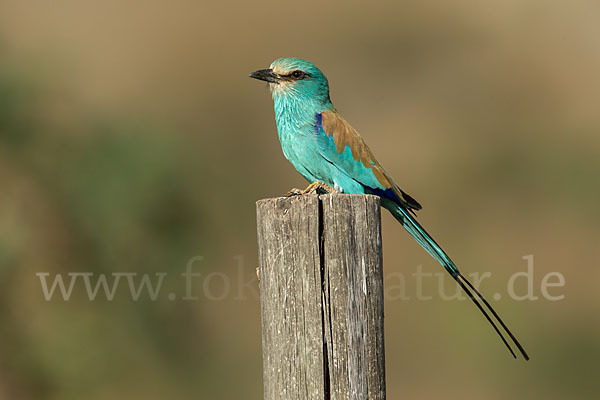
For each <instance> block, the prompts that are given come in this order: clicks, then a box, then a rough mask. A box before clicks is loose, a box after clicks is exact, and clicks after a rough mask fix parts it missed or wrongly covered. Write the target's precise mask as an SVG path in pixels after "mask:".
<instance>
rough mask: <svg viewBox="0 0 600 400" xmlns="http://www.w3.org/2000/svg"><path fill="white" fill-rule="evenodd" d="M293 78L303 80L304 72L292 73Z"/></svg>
mask: <svg viewBox="0 0 600 400" xmlns="http://www.w3.org/2000/svg"><path fill="white" fill-rule="evenodd" d="M292 78H294V79H302V78H304V72H302V71H300V70H296V71H294V72H292Z"/></svg>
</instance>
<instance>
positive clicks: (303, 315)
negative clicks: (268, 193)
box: [257, 195, 385, 400]
mask: <svg viewBox="0 0 600 400" xmlns="http://www.w3.org/2000/svg"><path fill="white" fill-rule="evenodd" d="M257 219H258V245H259V263H260V297H261V314H262V329H263V376H264V398H265V400H274V399H284V400H296V399H297V400H300V399H302V400H305V399H319V400H323V399H330V398H331V399H352V400H354V399H356V400H359V399H360V400H365V399H369V400H372V399H375V400H380V399H385V359H384V341H383V276H382V252H381V223H380V208H379V199H378V198H377V197H376V196H363V195H323V196H317V195H308V196H294V197H291V198H276V199H266V200H261V201H259V202H257Z"/></svg>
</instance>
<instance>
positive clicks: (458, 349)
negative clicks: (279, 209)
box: [0, 0, 600, 400]
mask: <svg viewBox="0 0 600 400" xmlns="http://www.w3.org/2000/svg"><path fill="white" fill-rule="evenodd" d="M599 18H600V4H599V3H598V2H597V1H592V0H590V1H585V0H582V1H571V2H563V1H545V0H526V1H523V0H519V1H517V0H506V1H502V2H492V1H453V2H441V1H437V2H434V1H421V0H420V1H416V0H410V1H404V0H403V1H387V2H378V3H369V4H368V5H367V3H364V2H357V1H345V2H339V3H337V4H335V3H333V2H311V1H304V2H301V3H298V2H295V3H292V2H290V3H287V2H281V1H262V2H259V3H258V2H242V1H240V2H227V1H223V2H202V1H191V0H190V1H183V0H181V1H171V2H166V1H157V0H146V1H124V0H118V1H117V0H106V1H102V2H90V1H75V0H70V1H67V0H62V1H52V2H49V1H27V2H24V1H16V0H15V1H11V0H3V1H2V2H0V182H1V184H2V186H1V189H0V318H1V323H0V398H1V399H42V400H43V399H81V398H85V399H130V398H143V399H164V398H172V399H192V398H202V399H204V398H206V399H211V398H214V399H241V398H244V399H261V398H262V372H261V368H262V361H261V339H260V337H261V331H260V307H259V302H258V297H257V283H256V276H255V272H254V271H255V268H256V266H257V252H256V234H255V232H256V231H255V205H254V203H255V201H256V200H258V199H261V198H266V197H274V196H278V195H281V194H283V193H285V192H286V191H287V190H288V189H289V188H290V187H303V185H305V182H303V180H302V178H301V177H300V175H299V174H297V173H296V172H295V170H294V169H293V168H292V166H291V165H290V164H289V163H288V162H287V161H286V160H285V159H284V157H283V155H282V153H281V150H280V147H279V142H278V140H277V136H276V128H275V123H274V118H273V110H272V102H271V98H270V95H269V93H268V90H267V89H266V87H265V85H264V84H263V83H261V82H257V81H254V80H251V79H248V77H247V76H248V73H250V72H252V71H254V70H256V69H261V68H266V67H267V66H268V65H269V64H270V63H271V61H272V60H273V59H275V58H278V57H283V56H295V57H301V58H306V59H309V60H311V61H313V62H314V63H316V64H317V65H318V66H319V67H320V68H321V69H322V70H323V71H324V72H325V74H326V75H327V76H328V78H329V82H330V87H331V89H332V100H333V102H334V104H335V105H336V106H337V108H338V109H339V110H340V112H341V113H342V114H343V115H344V116H345V118H346V119H348V120H349V121H350V122H351V123H352V124H353V125H354V127H356V128H357V129H358V130H359V131H360V132H361V134H362V136H363V137H364V138H365V139H366V140H367V142H368V143H369V144H370V147H371V148H372V150H373V151H374V152H375V154H376V155H377V157H378V159H379V160H380V161H381V162H382V163H383V164H384V165H385V167H386V169H387V170H388V171H389V172H390V173H391V174H392V175H393V176H394V177H395V178H396V180H397V181H398V182H399V183H400V185H401V186H402V188H403V189H405V190H406V191H407V192H408V193H410V194H411V195H412V196H414V197H415V198H416V199H417V200H419V201H420V202H421V204H422V205H423V208H424V209H423V211H421V212H420V213H419V220H420V221H421V222H422V223H423V224H424V226H426V227H427V228H428V230H429V231H430V232H431V233H432V234H434V236H435V237H436V238H437V239H438V241H439V242H440V243H441V244H442V245H443V246H444V247H445V248H446V249H447V250H448V251H449V253H450V254H451V255H452V257H453V259H455V260H456V261H457V263H458V264H459V266H460V267H461V268H462V270H463V271H464V272H467V273H469V272H478V273H483V272H490V273H491V274H492V278H490V279H487V280H485V281H484V282H483V283H482V290H483V292H484V293H487V294H488V296H489V297H490V298H491V297H492V294H494V293H501V294H503V296H502V297H501V298H500V299H499V300H497V301H494V302H493V303H494V305H495V306H496V308H497V309H498V311H499V312H500V314H501V315H502V316H503V317H504V319H505V320H506V321H507V322H508V323H509V325H510V326H511V327H512V328H513V330H514V331H515V333H516V334H517V336H518V337H519V338H520V339H521V341H522V343H523V344H524V346H525V347H526V349H527V350H528V351H529V353H530V354H531V356H532V360H531V361H529V362H527V363H526V362H523V361H515V360H513V359H512V358H511V357H510V356H509V354H508V353H507V352H506V351H505V349H504V348H503V346H502V344H501V343H500V342H499V340H498V339H497V337H495V335H494V333H493V331H492V330H491V329H490V328H489V326H487V323H486V322H485V320H484V319H483V318H482V317H481V315H479V313H478V312H477V310H476V309H475V308H474V307H473V306H472V305H471V304H468V303H467V302H466V301H458V300H455V301H443V300H442V299H441V298H440V297H439V296H436V295H435V294H436V293H437V287H438V279H437V278H434V279H430V280H428V281H426V283H425V285H424V289H423V291H424V292H425V293H426V294H432V295H434V296H433V299H432V300H430V301H419V300H417V299H416V298H415V288H414V286H415V281H414V278H412V277H411V274H413V273H415V271H416V270H417V268H418V267H419V266H422V269H423V271H424V272H433V273H437V272H439V271H440V267H439V266H438V265H437V264H436V263H435V262H434V261H433V260H432V259H431V258H430V257H429V256H428V255H427V254H426V253H425V252H424V251H423V250H422V249H421V248H420V247H418V245H417V244H416V243H415V242H414V240H412V239H411V238H410V237H409V235H408V234H406V232H404V230H403V229H402V228H401V227H400V226H399V225H398V224H397V223H396V222H395V220H393V218H392V217H391V216H390V215H389V214H388V213H383V238H384V242H383V245H384V271H385V275H386V285H388V289H390V290H391V289H397V288H398V282H399V281H398V280H397V279H396V278H397V277H398V276H399V274H403V276H405V277H406V285H405V292H406V293H405V294H406V296H407V297H409V298H410V299H409V300H402V298H399V297H398V293H397V292H390V293H388V297H387V300H386V362H387V383H388V398H390V399H399V398H419V399H421V398H422V399H427V398H439V397H442V396H443V397H444V398H451V399H455V398H456V399H458V398H461V399H506V398H514V399H525V398H527V399H531V398H545V399H564V398H577V399H585V398H592V397H593V393H597V391H598V387H597V386H599V385H598V379H597V378H598V376H597V374H598V358H599V357H600V321H599V318H598V317H599V315H600V295H599V294H598V289H597V285H598V282H599V281H600V269H599V268H598V258H597V256H596V255H595V254H594V252H595V251H596V250H597V247H598V245H599V241H600V225H599V224H600V213H599V212H598V204H599V200H600V186H599V176H600V112H598V107H599V104H600V78H599V71H600V24H599V23H598V20H599ZM528 255H533V256H534V259H533V260H534V271H533V277H532V282H533V283H532V285H533V286H532V287H533V295H535V296H538V297H539V299H538V300H522V301H517V300H514V299H511V298H509V296H507V295H506V288H507V282H508V281H509V279H510V277H511V276H512V275H513V274H515V273H516V272H522V271H526V270H527V261H526V260H525V259H523V257H524V256H528ZM198 256H201V257H203V259H202V260H198V259H197V262H195V263H194V264H193V269H194V272H197V273H200V274H201V275H202V276H201V277H199V278H194V280H193V288H192V289H193V295H194V296H196V297H198V299H197V300H193V301H190V300H187V301H185V300H182V299H181V297H183V296H184V295H185V293H186V292H185V286H184V281H183V280H182V278H181V273H182V272H184V271H185V269H186V264H187V263H188V261H190V260H192V259H193V257H198ZM40 272H46V273H49V274H50V275H49V276H48V278H47V279H48V282H49V284H51V283H52V280H53V279H54V277H55V276H56V275H57V274H62V275H63V276H64V278H65V280H66V284H67V285H68V280H67V278H68V275H67V274H68V273H70V272H71V273H72V272H87V273H93V274H94V275H93V278H92V283H93V284H94V285H95V282H96V279H97V277H98V276H99V275H98V274H106V276H107V278H108V281H109V283H110V282H112V275H111V274H112V273H122V272H135V273H137V274H138V275H137V277H141V276H142V274H150V275H149V276H150V277H151V278H152V279H151V280H152V282H155V281H156V275H155V274H156V273H168V275H167V276H166V277H165V278H164V282H163V283H162V287H161V290H160V293H159V294H158V296H157V298H156V299H155V300H152V299H151V298H149V296H148V295H141V296H140V298H139V299H138V300H137V301H134V300H132V297H131V294H130V290H129V288H128V287H127V285H126V283H127V281H126V279H125V278H123V279H122V281H121V284H120V286H119V287H118V289H117V290H116V292H115V295H114V298H113V300H112V301H111V300H108V299H107V297H106V296H105V295H104V294H103V293H102V290H100V294H98V296H97V298H96V299H95V300H93V301H90V300H89V298H88V295H87V294H86V290H85V286H84V285H83V284H82V281H80V282H79V283H77V284H75V285H74V288H73V292H72V295H71V297H70V299H69V300H68V301H65V300H63V298H62V297H61V296H59V295H58V293H59V292H58V289H57V293H55V294H54V297H52V299H51V300H49V301H47V300H46V298H45V296H44V293H43V290H42V285H41V280H40V277H39V276H36V273H40ZM550 272H559V273H561V274H562V275H563V276H564V279H565V286H564V287H553V288H550V289H549V293H550V294H551V295H554V296H559V295H564V299H562V300H558V301H550V300H547V299H546V298H544V297H543V296H542V292H541V289H540V287H541V282H542V280H543V278H544V276H545V275H546V274H548V273H550ZM443 279H444V280H446V282H445V283H446V291H447V292H448V293H452V291H453V290H454V286H453V285H452V283H451V282H450V278H449V277H444V278H443ZM551 281H552V282H556V279H552V280H551ZM527 290H528V284H527V282H526V280H525V279H521V278H519V279H518V280H517V281H516V291H517V293H519V294H525V293H527ZM168 293H174V294H175V298H174V300H171V299H170V298H169V297H168V296H167V294H168Z"/></svg>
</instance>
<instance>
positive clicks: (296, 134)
mask: <svg viewBox="0 0 600 400" xmlns="http://www.w3.org/2000/svg"><path fill="white" fill-rule="evenodd" d="M249 77H250V78H254V79H258V80H261V81H265V82H267V86H268V87H269V89H270V92H271V95H272V98H273V103H274V108H275V122H276V125H277V132H278V135H279V140H280V142H281V148H282V150H283V154H284V156H285V157H286V158H287V159H288V160H289V161H290V162H291V163H292V165H293V166H294V168H295V169H296V170H297V171H298V172H299V173H300V175H302V176H303V177H304V178H305V179H306V180H307V181H308V182H309V183H310V184H309V186H308V187H307V188H306V189H304V190H299V189H292V190H290V191H289V192H288V193H287V195H288V196H293V195H303V194H309V193H315V192H318V193H323V192H325V193H348V194H371V195H376V196H378V197H379V198H380V201H381V206H382V207H384V208H386V209H387V210H388V211H389V212H390V213H391V214H392V215H393V216H394V217H395V218H396V220H398V222H400V224H402V226H403V227H404V228H405V229H406V230H407V231H408V233H409V234H410V235H411V236H412V237H413V238H414V239H415V240H416V241H417V242H418V243H419V244H420V245H421V246H422V247H423V248H424V249H425V250H426V251H427V252H428V253H429V254H430V255H431V256H432V257H433V258H434V259H435V260H436V261H437V262H438V263H440V264H441V265H442V267H443V268H444V269H445V270H446V271H447V272H448V273H449V274H450V276H451V277H452V278H454V280H455V281H456V282H457V284H458V285H459V286H460V288H461V289H462V290H464V291H465V293H466V294H467V296H468V297H469V298H470V299H471V301H472V302H473V303H474V304H475V306H476V307H477V309H479V311H480V312H481V313H482V314H483V316H484V317H485V319H486V320H487V321H488V322H489V324H490V325H491V326H492V327H493V329H494V331H495V332H496V333H497V334H498V336H499V337H500V339H501V340H502V342H503V343H504V345H505V346H506V348H507V349H508V350H509V351H510V353H511V355H512V356H513V357H514V358H517V356H516V354H515V351H514V350H513V348H512V346H511V344H509V341H508V340H507V338H506V337H505V335H504V334H503V332H502V331H501V329H500V327H501V328H502V329H503V330H504V332H505V333H506V334H507V335H508V338H510V340H511V341H512V344H513V345H514V346H516V348H517V349H518V350H519V352H520V354H521V356H522V357H523V358H524V359H525V360H529V356H528V354H527V352H526V351H525V349H524V348H523V346H521V344H520V343H519V341H518V340H517V338H516V337H515V336H514V335H513V333H512V332H511V331H510V330H509V329H508V327H507V326H506V324H505V323H504V322H503V321H502V319H501V318H500V316H499V315H498V313H497V312H496V311H495V310H494V309H493V308H492V306H491V305H490V303H489V302H488V301H487V300H486V299H485V298H484V297H483V296H482V295H481V293H480V292H479V290H478V289H477V288H476V287H475V286H474V285H473V284H472V283H471V282H469V280H468V279H467V278H466V277H465V276H464V275H463V274H462V273H461V272H460V271H459V269H458V267H457V266H456V264H455V263H454V262H453V261H452V260H451V259H450V257H449V256H448V255H447V254H446V252H445V251H444V250H443V249H442V248H441V247H440V246H439V245H438V244H437V243H436V241H435V240H434V239H433V237H432V236H431V235H430V234H429V233H427V231H425V229H424V228H423V227H422V226H421V225H420V224H419V223H418V222H417V220H416V212H417V211H419V210H421V209H422V207H421V205H420V204H419V202H417V201H416V200H415V199H414V198H413V197H411V196H410V195H409V194H407V193H406V192H405V191H403V190H402V189H401V188H400V186H398V185H397V184H396V182H395V181H394V180H393V179H392V177H391V175H390V174H389V173H388V172H387V171H386V170H385V169H384V168H383V166H382V165H381V164H380V163H379V162H378V161H377V160H376V159H375V156H374V154H373V152H372V151H371V149H370V148H369V147H368V146H367V144H366V142H365V141H364V139H363V138H362V137H361V136H360V135H359V133H358V132H357V131H356V130H355V129H354V128H353V127H352V126H351V125H350V124H349V123H348V122H347V121H346V120H345V119H344V118H343V117H342V116H341V115H340V113H339V112H338V111H337V109H336V108H335V107H334V106H333V104H332V102H331V98H330V94H329V82H328V81H327V78H326V77H325V75H324V74H323V72H322V71H321V70H320V69H319V68H317V67H316V66H315V65H314V64H313V63H311V62H309V61H306V60H303V59H300V58H292V57H286V58H278V59H276V60H275V61H273V62H272V63H271V65H270V66H269V68H267V69H260V70H258V71H255V72H252V73H251V74H250V75H249ZM499 326H500V327H499Z"/></svg>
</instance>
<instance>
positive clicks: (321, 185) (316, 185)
mask: <svg viewBox="0 0 600 400" xmlns="http://www.w3.org/2000/svg"><path fill="white" fill-rule="evenodd" d="M319 190H322V191H323V192H325V193H330V194H332V193H339V192H338V191H337V190H335V188H332V187H331V186H329V185H328V184H326V183H325V182H321V181H314V182H313V183H311V184H310V185H308V186H307V187H306V189H304V190H300V189H296V188H292V189H290V191H289V192H287V193H286V195H285V197H291V196H301V195H304V194H313V193H317V191H319Z"/></svg>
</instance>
